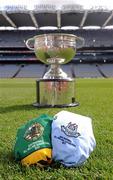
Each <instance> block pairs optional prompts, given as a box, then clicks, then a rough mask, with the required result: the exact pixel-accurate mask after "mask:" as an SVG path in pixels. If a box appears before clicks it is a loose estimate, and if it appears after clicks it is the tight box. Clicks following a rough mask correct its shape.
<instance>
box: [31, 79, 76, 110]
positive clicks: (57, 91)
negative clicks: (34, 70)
mask: <svg viewBox="0 0 113 180" xmlns="http://www.w3.org/2000/svg"><path fill="white" fill-rule="evenodd" d="M74 88H75V81H74V80H73V79H70V78H69V79H39V80H37V81H36V102H35V103H34V104H33V106H34V107H39V108H52V107H56V108H57V107H58V108H63V107H75V106H78V105H79V103H78V102H76V99H75V89H74Z"/></svg>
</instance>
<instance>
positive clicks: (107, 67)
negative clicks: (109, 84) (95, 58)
mask: <svg viewBox="0 0 113 180" xmlns="http://www.w3.org/2000/svg"><path fill="white" fill-rule="evenodd" d="M99 66H100V69H101V71H102V72H103V73H104V74H105V75H106V76H107V77H113V64H101V65H99Z"/></svg>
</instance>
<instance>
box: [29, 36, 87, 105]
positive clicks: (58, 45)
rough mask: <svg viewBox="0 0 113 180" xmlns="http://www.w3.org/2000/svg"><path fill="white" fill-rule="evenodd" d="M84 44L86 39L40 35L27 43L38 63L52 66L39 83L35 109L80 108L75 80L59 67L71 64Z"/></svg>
mask: <svg viewBox="0 0 113 180" xmlns="http://www.w3.org/2000/svg"><path fill="white" fill-rule="evenodd" d="M83 43H84V39H83V38H81V37H78V36H76V35H73V34H65V33H52V34H43V35H37V36H34V37H33V38H30V39H28V40H27V41H26V46H27V47H28V48H29V49H30V50H33V51H34V53H35V55H36V57H37V59H38V60H40V61H41V62H43V63H44V64H50V66H51V67H50V69H49V71H48V72H46V73H45V74H44V76H43V78H42V79H40V80H37V90H36V91H37V102H36V103H35V104H34V106H37V107H56V106H57V107H67V106H75V105H77V103H76V102H74V101H75V98H74V83H73V82H74V80H73V79H72V78H70V77H69V76H68V75H67V74H66V73H65V72H64V71H63V70H62V69H61V68H60V65H61V64H66V63H68V62H70V61H71V60H72V59H73V57H74V56H75V54H76V49H77V48H79V47H82V45H83ZM72 84H73V85H72ZM59 89H60V90H59ZM44 94H46V95H44ZM47 95H48V97H47ZM70 96H71V97H70ZM65 97H67V98H65ZM70 98H71V99H70ZM66 99H67V100H66Z"/></svg>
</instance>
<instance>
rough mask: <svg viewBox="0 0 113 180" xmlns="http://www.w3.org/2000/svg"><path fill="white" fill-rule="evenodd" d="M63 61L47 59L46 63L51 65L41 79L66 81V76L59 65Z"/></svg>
mask: <svg viewBox="0 0 113 180" xmlns="http://www.w3.org/2000/svg"><path fill="white" fill-rule="evenodd" d="M63 61H64V60H63V59H60V58H59V61H58V58H56V59H55V58H54V59H48V62H49V63H51V66H50V69H49V71H48V72H46V73H45V75H44V77H43V79H66V78H68V75H67V74H66V73H65V72H64V71H63V70H62V69H61V68H60V63H61V62H63Z"/></svg>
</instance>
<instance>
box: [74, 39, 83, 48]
mask: <svg viewBox="0 0 113 180" xmlns="http://www.w3.org/2000/svg"><path fill="white" fill-rule="evenodd" d="M84 44H85V41H84V38H81V37H77V39H76V46H77V49H78V48H81V47H82V46H83V45H84Z"/></svg>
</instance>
